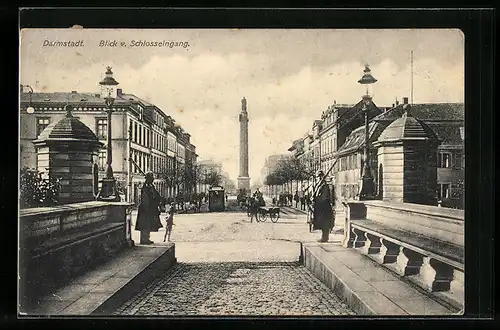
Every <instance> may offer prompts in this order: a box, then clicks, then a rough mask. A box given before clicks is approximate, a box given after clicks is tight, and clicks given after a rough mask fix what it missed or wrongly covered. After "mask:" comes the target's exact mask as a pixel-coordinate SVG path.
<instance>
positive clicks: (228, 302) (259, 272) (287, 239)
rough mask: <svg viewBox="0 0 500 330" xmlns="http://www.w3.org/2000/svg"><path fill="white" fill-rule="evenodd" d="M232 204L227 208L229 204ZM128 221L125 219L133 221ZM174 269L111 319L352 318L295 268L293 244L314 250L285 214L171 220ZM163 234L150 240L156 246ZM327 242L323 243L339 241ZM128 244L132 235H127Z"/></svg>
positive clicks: (301, 223) (299, 224)
mask: <svg viewBox="0 0 500 330" xmlns="http://www.w3.org/2000/svg"><path fill="white" fill-rule="evenodd" d="M233 204H234V202H233ZM135 219H136V214H133V221H135ZM174 224H175V226H174V228H173V232H172V241H173V242H174V243H175V254H176V257H177V260H178V262H179V263H178V264H177V265H176V266H174V267H173V268H172V269H171V270H170V271H168V273H166V274H163V275H161V276H160V278H159V279H158V280H156V281H155V282H154V283H153V284H151V285H149V286H148V287H147V288H145V289H144V290H143V291H142V292H141V293H140V294H139V295H137V296H136V297H134V298H132V299H131V300H130V301H128V302H127V303H125V304H124V305H123V306H121V307H120V308H119V309H118V310H117V312H116V314H118V315H148V316H154V315H167V316H168V315H170V316H180V315H352V314H354V312H353V311H352V310H351V309H349V308H348V307H347V306H346V305H345V303H343V302H342V301H341V300H340V299H339V298H338V297H337V296H336V295H335V294H333V293H332V292H331V290H330V289H328V288H327V287H326V286H325V285H324V284H323V283H321V282H320V281H319V280H318V279H317V278H316V277H315V276H314V275H313V274H311V273H310V272H309V271H308V270H307V269H306V268H305V267H303V266H302V265H300V264H299V263H298V262H297V261H298V258H299V255H300V244H299V242H315V241H316V240H317V239H318V238H319V236H320V233H319V232H313V233H310V232H309V227H308V225H307V218H306V215H304V214H303V213H301V212H297V211H296V210H292V209H290V208H288V209H287V210H284V212H283V213H282V214H281V217H280V219H279V221H278V222H276V223H272V222H271V221H269V220H268V221H266V222H259V223H256V222H255V221H254V222H253V223H251V222H250V219H249V218H248V217H247V214H246V212H244V211H243V210H240V209H239V208H238V207H236V208H235V207H232V208H231V207H230V208H229V210H228V211H227V212H202V213H194V214H177V215H175V216H174ZM163 235H164V229H163V228H162V229H160V231H159V232H157V233H151V240H152V241H153V242H155V244H162V241H163ZM341 238H342V236H341V235H332V236H331V241H340V240H341ZM133 239H134V241H136V242H138V241H139V232H137V231H135V230H134V231H133Z"/></svg>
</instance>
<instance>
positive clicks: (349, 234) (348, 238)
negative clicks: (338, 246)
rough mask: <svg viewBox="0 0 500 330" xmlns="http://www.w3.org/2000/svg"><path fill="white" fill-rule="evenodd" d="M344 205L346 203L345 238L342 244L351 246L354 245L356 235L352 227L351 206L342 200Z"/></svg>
mask: <svg viewBox="0 0 500 330" xmlns="http://www.w3.org/2000/svg"><path fill="white" fill-rule="evenodd" d="M342 205H344V240H343V241H342V246H343V247H347V248H351V247H353V243H354V238H355V235H354V232H353V231H352V227H351V221H350V218H351V215H350V207H349V205H348V204H347V203H344V202H342Z"/></svg>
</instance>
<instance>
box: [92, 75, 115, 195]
mask: <svg viewBox="0 0 500 330" xmlns="http://www.w3.org/2000/svg"><path fill="white" fill-rule="evenodd" d="M106 69H107V71H106V77H105V78H104V79H103V80H102V81H101V82H99V84H100V85H101V87H102V92H101V93H106V92H107V96H105V98H104V102H105V104H106V114H107V125H106V126H107V137H106V138H107V148H106V149H107V155H106V156H107V157H106V164H107V166H106V176H105V178H104V179H102V181H101V182H102V185H101V191H100V192H99V194H98V196H97V199H98V200H106V201H120V196H119V194H118V192H117V191H116V181H115V178H114V176H113V168H112V163H113V147H112V139H111V115H112V113H113V105H114V103H115V97H114V95H115V92H116V91H115V89H114V88H115V86H116V85H118V82H117V81H116V80H115V79H114V78H113V72H112V71H111V67H109V66H108V67H107V68H106ZM104 95H106V94H104Z"/></svg>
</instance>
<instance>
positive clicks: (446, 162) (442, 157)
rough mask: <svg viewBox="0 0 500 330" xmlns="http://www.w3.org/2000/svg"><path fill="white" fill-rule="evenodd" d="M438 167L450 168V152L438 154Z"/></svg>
mask: <svg viewBox="0 0 500 330" xmlns="http://www.w3.org/2000/svg"><path fill="white" fill-rule="evenodd" d="M438 158H439V167H441V168H450V167H451V154H450V153H447V152H443V153H440V154H439V157H438Z"/></svg>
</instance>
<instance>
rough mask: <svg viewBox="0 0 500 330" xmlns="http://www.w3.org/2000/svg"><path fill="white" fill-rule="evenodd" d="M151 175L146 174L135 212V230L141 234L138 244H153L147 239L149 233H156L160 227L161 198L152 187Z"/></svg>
mask: <svg viewBox="0 0 500 330" xmlns="http://www.w3.org/2000/svg"><path fill="white" fill-rule="evenodd" d="M153 181H154V177H153V173H151V172H148V173H146V180H145V182H144V185H143V186H142V189H141V200H140V203H139V210H138V212H137V221H136V223H135V230H139V231H140V232H141V243H140V244H153V242H152V241H151V240H150V239H149V234H150V233H151V232H157V231H158V229H160V228H161V227H162V225H161V222H160V204H161V200H162V198H161V196H160V194H159V193H158V191H157V190H156V188H155V187H154V185H153Z"/></svg>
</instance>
